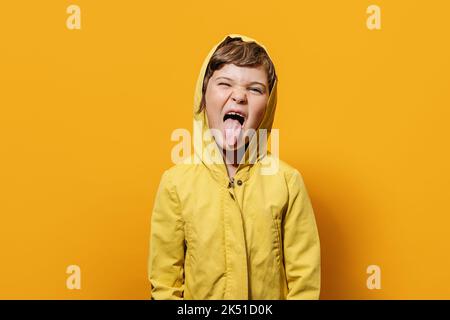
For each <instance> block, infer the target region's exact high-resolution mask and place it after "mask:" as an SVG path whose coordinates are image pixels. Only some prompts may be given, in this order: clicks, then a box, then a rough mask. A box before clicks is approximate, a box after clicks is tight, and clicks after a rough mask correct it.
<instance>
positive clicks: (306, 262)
mask: <svg viewBox="0 0 450 320" xmlns="http://www.w3.org/2000/svg"><path fill="white" fill-rule="evenodd" d="M276 97H277V77H276V74H275V68H274V66H273V63H272V61H271V59H270V57H269V56H268V54H267V51H266V50H265V48H264V47H263V46H262V45H260V44H258V43H257V42H256V41H255V40H253V39H251V38H249V37H246V36H242V35H229V36H227V37H225V39H224V40H223V41H222V42H221V43H220V44H218V45H216V46H215V47H214V48H213V49H212V50H211V51H210V53H209V54H208V56H207V57H206V59H205V61H204V63H203V66H202V68H201V72H200V76H199V78H198V81H197V86H196V92H195V101H194V121H195V122H196V123H200V126H201V129H202V137H201V141H200V142H198V141H194V154H193V155H192V156H191V157H190V158H188V159H187V160H186V161H184V162H183V163H179V164H177V165H175V166H174V167H172V168H171V169H169V170H167V171H165V172H164V174H163V175H162V178H161V182H160V185H159V189H158V192H157V195H156V199H155V204H154V208H153V213H152V222H151V235H150V256H149V264H148V268H149V270H148V272H149V274H148V276H149V280H150V283H151V292H152V296H151V299H196V300H199V299H214V300H218V299H227V300H237V299H240V300H242V299H252V300H257V299H261V300H267V299H318V298H319V292H320V243H319V236H318V231H317V227H316V222H315V218H314V212H313V208H312V206H311V202H310V199H309V196H308V193H307V190H306V188H305V185H304V183H303V179H302V176H301V174H300V173H299V172H298V171H297V170H296V169H294V168H293V167H291V166H289V165H288V164H286V163H285V162H283V161H281V160H278V161H275V163H277V164H278V167H277V170H275V171H274V172H272V173H270V174H263V173H262V166H263V160H274V159H273V158H274V155H272V154H270V153H269V152H264V153H262V152H259V153H258V152H257V153H256V154H255V153H254V152H253V151H252V150H254V148H250V147H249V146H252V145H253V143H254V141H257V140H256V139H257V138H259V136H258V135H257V134H254V135H253V134H252V133H256V132H260V131H262V130H267V132H269V133H270V130H271V127H272V123H273V120H274V114H275V107H276ZM203 133H205V136H207V137H209V138H211V140H212V141H213V148H211V145H207V143H206V142H205V141H204V139H203ZM253 138H254V139H253ZM214 154H215V155H216V156H214ZM217 154H219V155H220V156H219V157H217Z"/></svg>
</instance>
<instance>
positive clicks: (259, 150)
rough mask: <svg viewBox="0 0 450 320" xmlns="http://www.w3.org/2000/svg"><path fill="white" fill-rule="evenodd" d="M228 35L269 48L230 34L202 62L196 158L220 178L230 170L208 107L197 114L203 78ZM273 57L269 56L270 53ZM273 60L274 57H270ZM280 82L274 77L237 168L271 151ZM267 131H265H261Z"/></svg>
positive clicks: (197, 92) (198, 95)
mask: <svg viewBox="0 0 450 320" xmlns="http://www.w3.org/2000/svg"><path fill="white" fill-rule="evenodd" d="M227 37H231V38H236V37H238V38H241V39H242V40H243V41H245V42H255V43H257V44H258V45H260V46H261V47H263V48H264V50H266V52H267V54H268V55H269V53H268V50H267V49H266V47H265V46H264V45H262V44H261V43H259V42H257V41H256V40H255V39H252V38H250V37H247V36H244V35H241V34H229V35H227V36H225V37H224V38H223V39H222V40H221V41H220V42H219V43H217V44H216V45H215V46H214V47H213V48H212V49H211V50H210V51H209V53H208V55H207V56H206V58H205V60H204V61H203V64H202V67H201V69H200V74H199V76H198V79H197V83H196V87H195V95H194V107H193V115H194V157H195V160H194V161H197V162H200V161H201V162H202V163H203V164H204V165H206V166H207V167H208V168H209V169H210V170H211V171H212V174H213V175H214V176H216V177H220V176H221V175H223V173H224V172H225V173H226V172H227V171H226V168H225V162H224V161H223V156H222V152H221V150H220V148H219V146H218V145H217V144H216V143H215V141H214V139H213V136H212V133H211V130H210V128H209V123H208V117H207V115H206V108H203V110H202V111H201V112H200V113H198V112H197V111H198V108H199V106H200V103H201V100H202V88H203V79H204V78H205V74H206V70H207V67H208V63H209V61H210V59H211V57H212V55H213V54H214V52H215V51H216V49H217V47H218V46H219V45H220V43H222V42H223V41H224V40H225V39H226V38H227ZM269 57H270V55H269ZM270 59H271V60H273V59H272V58H271V57H270ZM277 82H278V80H277V79H275V81H274V83H273V86H272V89H271V91H270V95H269V98H268V101H267V105H266V108H265V112H264V117H263V119H262V120H261V123H260V124H259V126H258V128H257V129H256V130H255V132H256V133H255V134H254V135H253V136H252V138H251V140H250V143H249V145H248V147H247V149H246V151H245V154H244V156H243V157H242V158H241V160H240V163H239V166H238V168H237V171H239V170H248V167H249V166H251V165H253V164H255V163H256V162H259V161H261V160H262V159H263V158H264V157H265V156H266V155H267V154H270V151H269V150H267V141H268V138H269V136H270V133H271V130H272V124H273V121H274V118H275V109H276V105H277ZM261 132H264V134H262V135H261V134H260V133H261Z"/></svg>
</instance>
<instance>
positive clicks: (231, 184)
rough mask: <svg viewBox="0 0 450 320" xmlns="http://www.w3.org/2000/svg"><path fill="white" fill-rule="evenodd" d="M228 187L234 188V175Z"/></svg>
mask: <svg viewBox="0 0 450 320" xmlns="http://www.w3.org/2000/svg"><path fill="white" fill-rule="evenodd" d="M228 188H234V177H232V178H230V182H229V183H228Z"/></svg>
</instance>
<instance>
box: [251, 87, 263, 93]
mask: <svg viewBox="0 0 450 320" xmlns="http://www.w3.org/2000/svg"><path fill="white" fill-rule="evenodd" d="M250 90H253V91H256V92H258V93H263V92H262V90H261V89H258V88H250Z"/></svg>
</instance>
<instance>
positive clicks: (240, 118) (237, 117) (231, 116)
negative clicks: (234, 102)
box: [223, 112, 245, 126]
mask: <svg viewBox="0 0 450 320" xmlns="http://www.w3.org/2000/svg"><path fill="white" fill-rule="evenodd" d="M228 119H233V120H236V121H238V122H239V123H240V124H241V126H242V125H243V124H244V122H245V117H244V116H243V115H242V114H239V113H237V112H228V113H227V114H226V115H225V116H224V117H223V121H224V122H225V121H226V120H228Z"/></svg>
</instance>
